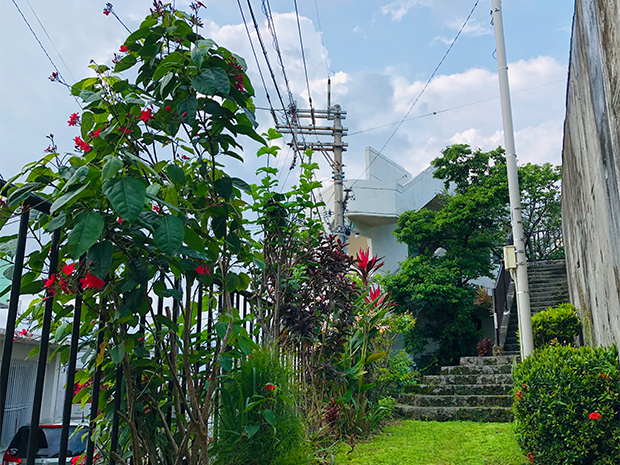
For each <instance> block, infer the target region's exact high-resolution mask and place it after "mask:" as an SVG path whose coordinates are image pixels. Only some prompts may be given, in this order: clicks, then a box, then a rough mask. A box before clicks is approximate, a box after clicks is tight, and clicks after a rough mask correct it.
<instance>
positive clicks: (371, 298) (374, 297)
mask: <svg viewBox="0 0 620 465" xmlns="http://www.w3.org/2000/svg"><path fill="white" fill-rule="evenodd" d="M368 294H369V295H367V296H364V300H366V302H367V303H369V304H372V303H373V302H374V304H373V307H377V306H379V305H381V304H382V303H383V299H385V296H383V295H381V286H379V285H377V287H376V288H374V289H373V288H370V290H369V291H368Z"/></svg>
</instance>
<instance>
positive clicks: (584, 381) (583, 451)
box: [513, 346, 620, 465]
mask: <svg viewBox="0 0 620 465" xmlns="http://www.w3.org/2000/svg"><path fill="white" fill-rule="evenodd" d="M513 377H514V390H513V393H514V405H513V411H514V415H515V422H516V425H517V437H518V440H519V443H520V445H521V448H522V449H523V451H524V453H526V454H527V455H528V458H529V459H530V462H531V463H537V464H541V465H543V464H544V465H556V464H557V465H560V464H575V465H577V464H579V465H586V464H587V465H592V464H596V465H603V464H604V465H612V464H617V463H619V462H620V369H619V368H618V351H617V349H616V348H615V347H608V348H592V347H580V348H579V349H576V348H573V347H563V346H551V347H547V348H544V349H538V350H536V351H535V352H534V354H533V355H531V356H530V357H528V358H526V359H525V361H523V362H522V363H521V364H519V365H517V366H516V368H515V369H514V373H513Z"/></svg>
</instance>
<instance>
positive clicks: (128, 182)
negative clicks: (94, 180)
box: [103, 177, 146, 221]
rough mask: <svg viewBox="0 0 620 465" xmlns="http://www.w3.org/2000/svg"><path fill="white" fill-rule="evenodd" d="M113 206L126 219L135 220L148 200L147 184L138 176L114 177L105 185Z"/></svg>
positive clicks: (106, 193)
mask: <svg viewBox="0 0 620 465" xmlns="http://www.w3.org/2000/svg"><path fill="white" fill-rule="evenodd" d="M103 193H104V194H105V196H106V197H107V198H108V199H109V200H110V203H111V204H112V208H113V209H114V211H115V212H116V213H117V214H118V216H120V217H121V218H122V219H123V220H124V221H135V220H137V219H138V216H140V212H141V211H142V208H143V207H144V202H145V201H146V185H145V184H144V181H142V180H141V179H138V178H129V177H127V178H112V179H110V180H109V181H108V182H106V183H105V184H104V186H103Z"/></svg>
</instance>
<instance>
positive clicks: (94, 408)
mask: <svg viewBox="0 0 620 465" xmlns="http://www.w3.org/2000/svg"><path fill="white" fill-rule="evenodd" d="M105 306H106V300H105V299H103V302H102V304H101V307H102V308H103V307H105ZM104 330H105V323H104V322H103V320H101V321H100V322H99V332H98V334H97V348H96V355H95V377H94V379H93V394H92V402H91V404H90V424H89V430H88V445H87V447H86V465H92V464H93V458H94V455H95V442H94V440H93V434H94V432H95V419H96V418H97V416H98V414H99V390H100V385H101V366H100V365H97V355H98V354H99V351H100V350H101V344H103V333H104Z"/></svg>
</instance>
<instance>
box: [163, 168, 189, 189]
mask: <svg viewBox="0 0 620 465" xmlns="http://www.w3.org/2000/svg"><path fill="white" fill-rule="evenodd" d="M166 173H167V174H168V177H169V178H170V180H171V181H172V182H173V183H175V184H177V185H179V186H184V185H185V173H184V172H183V169H182V168H180V167H178V166H177V165H175V164H174V163H170V164H168V166H166Z"/></svg>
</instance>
